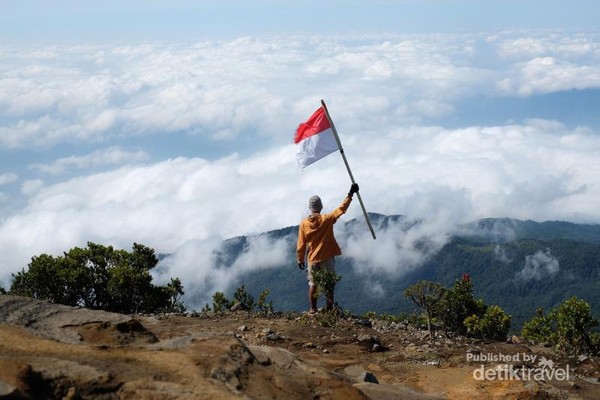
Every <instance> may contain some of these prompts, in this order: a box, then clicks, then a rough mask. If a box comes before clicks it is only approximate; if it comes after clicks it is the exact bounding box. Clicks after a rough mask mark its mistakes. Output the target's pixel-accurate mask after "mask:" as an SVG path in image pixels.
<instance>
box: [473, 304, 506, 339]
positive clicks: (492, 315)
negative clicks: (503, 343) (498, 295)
mask: <svg viewBox="0 0 600 400" xmlns="http://www.w3.org/2000/svg"><path fill="white" fill-rule="evenodd" d="M464 325H465V327H466V328H467V333H468V334H469V335H471V336H476V337H479V338H481V339H490V340H506V336H507V335H508V330H509V329H510V315H507V314H506V313H505V312H504V310H503V309H502V308H500V307H498V306H490V307H488V308H487V310H486V311H485V314H483V316H481V317H479V316H477V315H471V316H470V317H467V318H466V319H465V321H464Z"/></svg>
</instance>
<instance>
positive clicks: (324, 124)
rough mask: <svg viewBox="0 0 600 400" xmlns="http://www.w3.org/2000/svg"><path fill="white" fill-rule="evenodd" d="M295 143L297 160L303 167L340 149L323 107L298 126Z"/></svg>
mask: <svg viewBox="0 0 600 400" xmlns="http://www.w3.org/2000/svg"><path fill="white" fill-rule="evenodd" d="M294 143H296V160H297V161H298V165H299V166H300V167H302V168H304V167H306V166H308V165H310V164H312V163H314V162H315V161H318V160H320V159H321V158H323V157H325V156H327V155H329V154H331V153H333V152H334V151H337V150H339V147H338V144H337V141H336V140H335V136H334V135H333V129H331V124H330V123H329V120H328V119H327V115H326V114H325V109H324V108H323V107H319V109H318V110H317V111H315V113H314V114H313V115H311V116H310V118H309V119H308V120H307V121H306V122H303V123H301V124H300V125H299V126H298V129H297V130H296V136H295V137H294Z"/></svg>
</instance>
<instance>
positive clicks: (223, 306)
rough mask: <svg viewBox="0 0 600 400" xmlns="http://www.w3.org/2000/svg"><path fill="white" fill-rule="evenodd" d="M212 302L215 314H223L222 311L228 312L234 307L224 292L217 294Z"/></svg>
mask: <svg viewBox="0 0 600 400" xmlns="http://www.w3.org/2000/svg"><path fill="white" fill-rule="evenodd" d="M212 301H213V306H212V309H213V312H221V311H226V310H229V309H230V308H231V306H232V305H233V302H232V301H231V300H229V299H228V298H227V297H225V294H224V293H223V292H215V293H214V294H213V296H212Z"/></svg>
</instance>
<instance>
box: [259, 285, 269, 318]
mask: <svg viewBox="0 0 600 400" xmlns="http://www.w3.org/2000/svg"><path fill="white" fill-rule="evenodd" d="M270 293H271V291H270V290H269V289H265V290H263V291H262V292H261V294H260V296H259V297H258V303H257V304H256V307H257V308H258V311H259V312H260V313H261V314H264V315H268V314H273V302H272V301H270V302H268V303H267V297H268V296H269V294H270Z"/></svg>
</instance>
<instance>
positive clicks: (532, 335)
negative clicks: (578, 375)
mask: <svg viewBox="0 0 600 400" xmlns="http://www.w3.org/2000/svg"><path fill="white" fill-rule="evenodd" d="M596 326H598V321H597V320H596V319H595V318H593V317H592V314H591V307H590V305H589V304H588V303H587V302H585V301H584V300H581V299H578V298H577V297H575V296H573V297H571V298H570V299H568V300H565V301H564V302H563V303H561V304H560V305H559V306H558V307H556V308H554V309H553V310H551V311H550V312H549V313H548V314H547V315H544V312H543V310H540V309H538V312H537V315H536V316H535V317H534V318H533V319H532V320H531V321H528V322H526V323H525V324H524V325H523V329H522V331H521V335H522V336H523V337H524V338H525V339H529V340H533V341H535V342H538V343H542V342H548V343H550V344H551V345H552V346H553V348H554V350H555V351H556V352H557V353H559V354H562V355H578V354H597V353H598V352H599V351H600V335H598V334H597V333H595V332H592V331H591V329H592V328H594V327H596Z"/></svg>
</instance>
